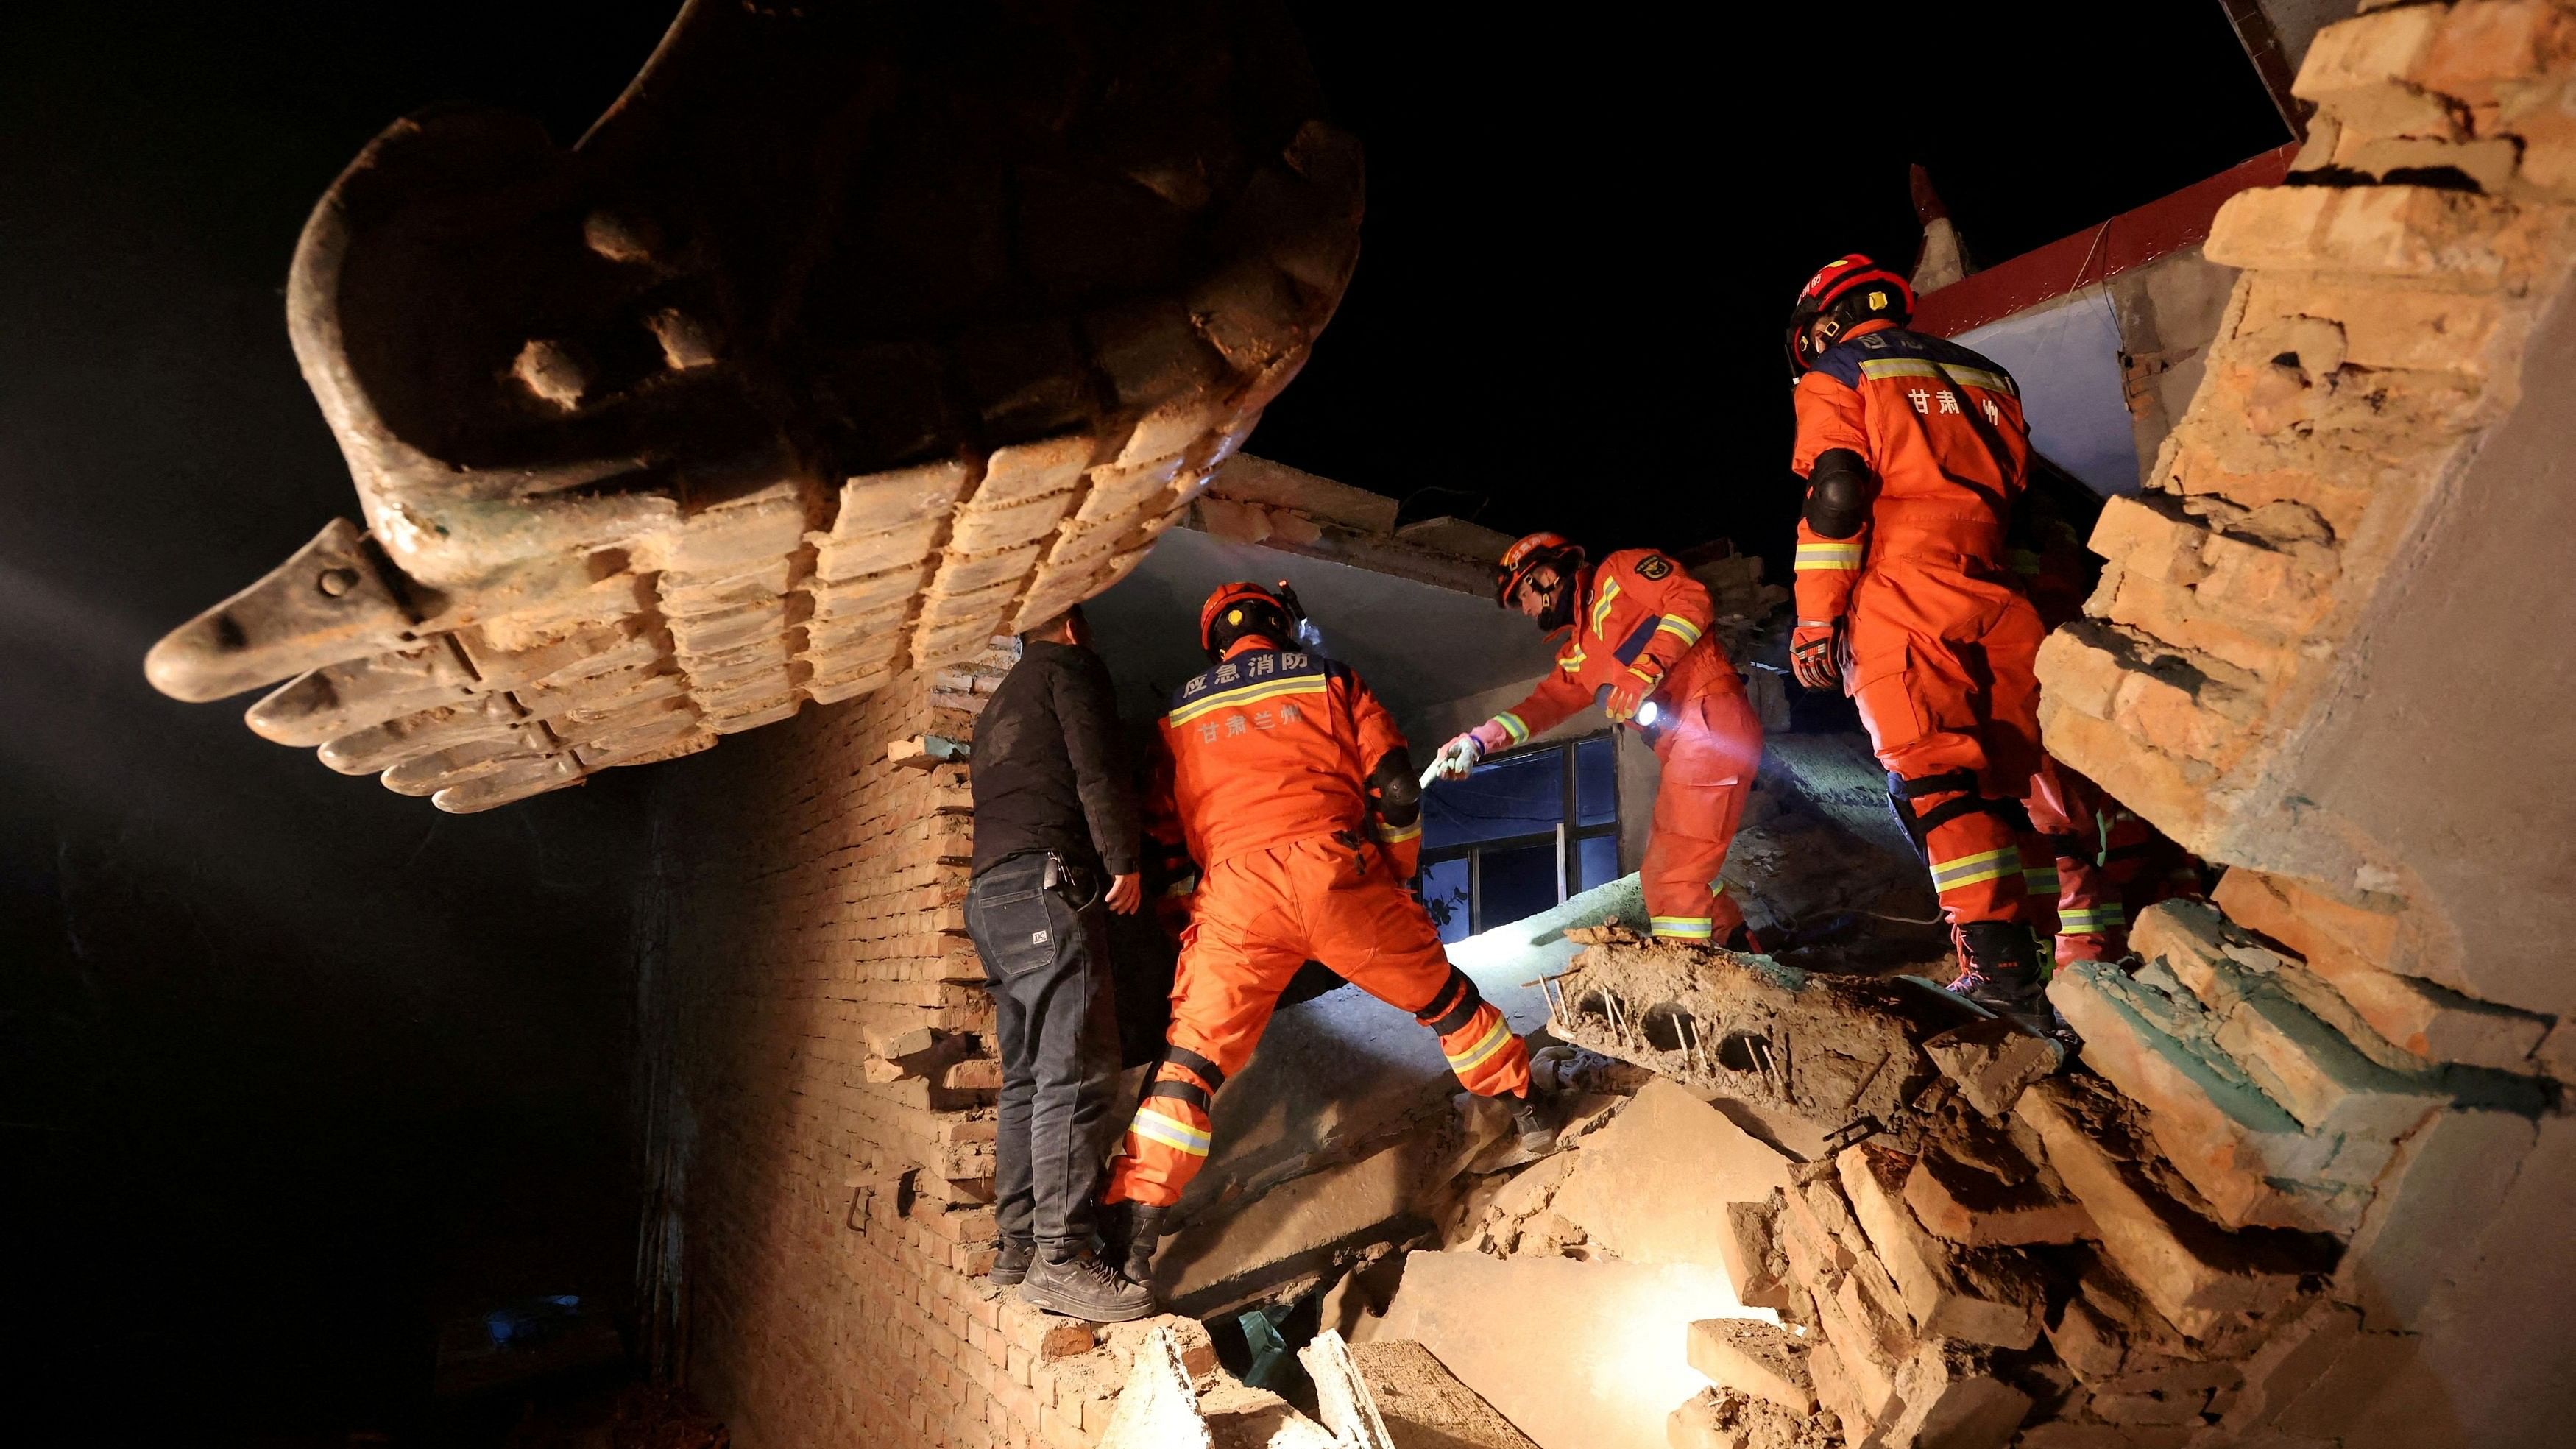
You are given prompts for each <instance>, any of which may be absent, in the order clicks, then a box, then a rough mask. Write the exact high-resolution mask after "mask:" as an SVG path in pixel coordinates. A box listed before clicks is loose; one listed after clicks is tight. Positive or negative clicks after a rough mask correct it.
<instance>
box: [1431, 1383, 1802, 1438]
mask: <svg viewBox="0 0 2576 1449" xmlns="http://www.w3.org/2000/svg"><path fill="white" fill-rule="evenodd" d="M1664 1442H1665V1443H1666V1444H1667V1445H1669V1446H1670V1449H1823V1446H1825V1445H1827V1444H1831V1443H1833V1442H1835V1441H1834V1440H1833V1438H1832V1437H1831V1433H1830V1431H1829V1430H1827V1429H1826V1428H1825V1427H1824V1426H1823V1425H1822V1424H1819V1423H1818V1422H1817V1421H1816V1420H1815V1419H1814V1418H1813V1417H1812V1416H1809V1415H1805V1414H1796V1413H1792V1412H1791V1411H1789V1410H1786V1409H1783V1408H1780V1407H1779V1406H1777V1405H1775V1404H1768V1403H1765V1402H1763V1401H1761V1400H1759V1399H1753V1398H1747V1397H1746V1396H1744V1395H1742V1394H1735V1393H1729V1392H1727V1391H1726V1390H1724V1389H1703V1390H1701V1391H1700V1392H1699V1393H1697V1394H1694V1395H1692V1396H1691V1397H1690V1398H1689V1399H1688V1400H1686V1401H1684V1402H1683V1404H1682V1406H1681V1407H1680V1408H1678V1409H1675V1410H1673V1412H1672V1415H1671V1416H1670V1417H1669V1418H1667V1419H1666V1420H1665V1421H1664ZM1426 1449H1445V1446H1426Z"/></svg>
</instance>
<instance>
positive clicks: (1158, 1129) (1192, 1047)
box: [1101, 851, 1306, 1207]
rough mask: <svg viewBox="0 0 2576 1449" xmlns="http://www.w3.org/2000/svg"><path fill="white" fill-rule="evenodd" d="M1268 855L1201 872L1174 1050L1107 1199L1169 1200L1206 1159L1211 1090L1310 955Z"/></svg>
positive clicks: (1240, 1057)
mask: <svg viewBox="0 0 2576 1449" xmlns="http://www.w3.org/2000/svg"><path fill="white" fill-rule="evenodd" d="M1273 855H1274V853H1273V852H1267V851H1260V852H1255V853H1253V854H1251V855H1247V856H1241V857H1237V858H1236V859H1233V860H1227V861H1220V862H1218V863H1217V864H1215V865H1213V866H1210V867H1209V868H1208V869H1207V870H1206V871H1205V872H1204V873H1203V875H1202V877H1201V880H1200V885H1199V890H1198V896H1197V900H1196V903H1195V907H1194V915H1193V919H1192V922H1191V925H1190V928H1189V929H1188V930H1187V931H1186V932H1184V933H1183V934H1182V937H1181V959H1180V962H1179V964H1178V965H1177V966H1176V967H1175V968H1174V971H1173V976H1172V1025H1171V1028H1170V1030H1169V1031H1168V1032H1167V1033H1166V1035H1165V1038H1164V1039H1165V1040H1166V1041H1167V1042H1168V1043H1169V1044H1170V1051H1169V1052H1168V1053H1167V1054H1166V1055H1165V1057H1164V1059H1163V1061H1162V1062H1161V1063H1160V1064H1159V1065H1157V1066H1156V1067H1155V1069H1154V1071H1153V1072H1152V1074H1151V1075H1150V1076H1149V1077H1148V1079H1147V1081H1146V1084H1145V1096H1144V1098H1143V1099H1142V1100H1141V1101H1139V1102H1138V1103H1137V1106H1136V1115H1135V1117H1134V1118H1133V1119H1131V1120H1130V1122H1129V1123H1128V1127H1127V1136H1126V1139H1125V1141H1124V1142H1123V1143H1121V1144H1120V1147H1119V1152H1118V1156H1117V1158H1116V1159H1115V1160H1114V1161H1112V1162H1111V1164H1110V1169H1109V1186H1108V1188H1107V1189H1106V1190H1105V1191H1104V1192H1103V1193H1102V1194H1101V1199H1102V1201H1104V1202H1140V1203H1145V1204H1148V1205H1151V1206H1156V1207H1168V1206H1170V1205H1171V1204H1173V1203H1176V1202H1178V1201H1180V1199H1181V1190H1182V1189H1183V1188H1185V1187H1187V1186H1189V1183H1190V1179H1191V1178H1194V1177H1196V1176H1198V1173H1199V1169H1200V1168H1202V1167H1205V1166H1206V1165H1207V1156H1208V1147H1209V1145H1210V1142H1211V1133H1212V1132H1213V1129H1214V1126H1215V1118H1214V1115H1213V1114H1214V1111H1215V1105H1216V1102H1215V1098H1216V1093H1217V1091H1218V1089H1219V1088H1221V1087H1223V1086H1224V1085H1225V1079H1226V1078H1227V1077H1229V1076H1232V1075H1233V1074H1234V1073H1236V1072H1238V1071H1241V1070H1242V1069H1243V1065H1244V1063H1246V1062H1248V1061H1250V1060H1252V1049H1253V1047H1254V1046H1256V1045H1258V1044H1259V1043H1260V1041H1261V1033H1262V1031H1263V1029H1264V1028H1266V1027H1268V1026H1269V1025H1270V1014H1271V1012H1272V1010H1273V1009H1274V1008H1276V1007H1277V1005H1278V1002H1279V993H1280V991H1281V990H1282V989H1284V988H1285V987H1286V986H1287V984H1288V979H1289V978H1290V977H1292V976H1294V975H1296V974H1297V968H1298V967H1299V966H1300V965H1303V964H1304V963H1305V960H1306V949H1305V945H1304V942H1303V941H1302V940H1301V939H1300V937H1301V935H1302V933H1301V931H1300V930H1299V928H1298V924H1297V919H1296V913H1295V911H1294V910H1293V909H1292V897H1291V894H1290V891H1291V883H1290V882H1289V881H1288V880H1287V879H1286V874H1287V873H1286V872H1285V871H1284V870H1283V869H1282V868H1281V867H1280V863H1279V862H1278V861H1277V860H1275V859H1274V858H1273Z"/></svg>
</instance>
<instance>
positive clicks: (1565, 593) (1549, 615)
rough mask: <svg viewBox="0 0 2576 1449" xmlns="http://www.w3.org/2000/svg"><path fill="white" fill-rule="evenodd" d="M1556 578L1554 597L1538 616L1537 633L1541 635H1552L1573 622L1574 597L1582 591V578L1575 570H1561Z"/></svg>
mask: <svg viewBox="0 0 2576 1449" xmlns="http://www.w3.org/2000/svg"><path fill="white" fill-rule="evenodd" d="M1556 578H1557V583H1556V597H1555V599H1553V600H1551V601H1550V602H1549V604H1548V606H1547V610H1546V612H1544V613H1542V614H1540V615H1539V616H1538V631H1539V632H1540V633H1542V634H1553V633H1555V632H1556V631H1557V630H1559V629H1562V628H1564V627H1565V626H1566V625H1568V624H1571V623H1573V622H1574V596H1575V595H1576V594H1579V593H1581V592H1582V591H1583V589H1582V576H1581V575H1580V574H1579V573H1577V572H1576V571H1575V570H1572V569H1566V570H1563V571H1561V572H1559V573H1558V574H1557V576H1556Z"/></svg>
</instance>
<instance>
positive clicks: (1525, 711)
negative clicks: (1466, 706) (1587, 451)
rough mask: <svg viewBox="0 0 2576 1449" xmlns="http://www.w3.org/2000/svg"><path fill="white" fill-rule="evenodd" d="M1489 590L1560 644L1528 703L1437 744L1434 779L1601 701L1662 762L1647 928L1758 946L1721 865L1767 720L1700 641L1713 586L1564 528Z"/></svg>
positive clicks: (1515, 554) (1538, 536)
mask: <svg viewBox="0 0 2576 1449" xmlns="http://www.w3.org/2000/svg"><path fill="white" fill-rule="evenodd" d="M1494 597H1495V601H1496V602H1497V603H1500V604H1501V605H1502V606H1503V607H1505V608H1507V609H1518V610H1519V611H1520V612H1521V613H1522V615H1523V616H1525V617H1527V618H1529V619H1531V620H1533V621H1534V622H1536V623H1537V625H1538V627H1539V628H1540V630H1541V631H1542V632H1545V633H1548V634H1556V633H1559V632H1564V633H1565V634H1566V643H1565V647H1564V648H1563V649H1562V650H1561V651H1559V652H1558V654H1557V657H1556V668H1555V669H1553V670H1551V671H1550V672H1549V673H1548V676H1547V677H1546V678H1545V679H1543V680H1541V681H1539V685H1538V687H1537V688H1536V689H1533V690H1531V691H1530V694H1529V698H1527V699H1524V700H1522V701H1521V702H1520V703H1518V704H1516V705H1513V706H1512V707H1511V708H1510V709H1507V710H1505V711H1503V712H1502V713H1501V714H1498V715H1496V716H1494V717H1493V718H1492V719H1489V720H1487V721H1485V722H1484V723H1483V724H1480V725H1478V726H1476V727H1475V728H1474V729H1472V730H1469V731H1467V732H1466V733H1465V734H1462V735H1460V736H1458V737H1457V738H1455V739H1453V740H1451V741H1449V743H1447V744H1445V745H1443V746H1441V747H1440V754H1439V757H1438V760H1437V762H1436V763H1437V766H1438V769H1439V772H1440V774H1441V775H1442V776H1444V777H1446V778H1449V779H1453V780H1454V779H1460V778H1463V777H1465V776H1466V775H1467V773H1468V772H1469V771H1471V770H1473V769H1474V768H1475V767H1476V763H1477V761H1479V760H1482V759H1483V758H1484V757H1485V756H1487V755H1489V754H1493V753H1495V752H1496V751H1499V750H1505V749H1509V748H1511V747H1512V746H1514V745H1520V744H1526V743H1528V742H1529V740H1530V739H1531V738H1532V737H1533V736H1536V735H1540V734H1544V733H1546V732H1547V731H1548V730H1551V729H1554V728H1555V727H1556V726H1557V724H1558V723H1559V722H1561V721H1563V720H1565V719H1567V718H1569V717H1571V716H1572V715H1573V714H1574V713H1575V712H1576V711H1578V710H1580V709H1582V708H1583V707H1584V706H1585V705H1587V704H1590V703H1592V702H1593V701H1594V699H1595V698H1599V699H1600V700H1601V703H1602V709H1603V712H1604V713H1606V714H1608V715H1609V717H1610V721H1611V723H1612V724H1614V725H1627V726H1630V727H1633V728H1636V729H1638V730H1640V731H1641V732H1642V733H1643V734H1644V735H1645V737H1646V739H1647V741H1648V742H1649V744H1650V746H1651V747H1652V748H1653V750H1654V752H1655V757H1656V759H1657V760H1658V761H1660V762H1661V763H1662V766H1663V782H1662V784H1661V785H1660V786H1659V787H1658V788H1657V789H1656V791H1655V814H1654V828H1653V834H1652V835H1651V836H1649V837H1648V840H1647V843H1646V858H1645V860H1644V861H1643V862H1642V863H1641V868H1640V871H1639V875H1640V877H1641V884H1642V885H1643V886H1644V888H1645V893H1646V915H1647V917H1648V919H1649V922H1650V928H1651V929H1652V930H1653V932H1654V934H1655V935H1657V936H1660V937H1663V938H1665V939H1668V940H1683V941H1709V940H1714V941H1717V942H1719V943H1720V944H1722V945H1726V946H1729V947H1733V948H1735V949H1737V950H1760V949H1761V947H1760V944H1759V943H1758V942H1756V941H1755V940H1754V939H1753V937H1752V933H1751V932H1750V931H1749V930H1748V929H1747V928H1746V926H1745V923H1744V911H1743V908H1742V907H1740V906H1738V905H1737V904H1736V903H1735V902H1734V901H1733V900H1732V899H1731V898H1729V897H1728V896H1727V894H1726V890H1725V886H1724V884H1723V883H1722V882H1720V881H1719V880H1718V872H1719V871H1720V870H1721V869H1723V868H1724V866H1725V865H1726V852H1727V849H1728V847H1729V846H1731V845H1733V844H1734V842H1735V827H1736V825H1737V823H1738V822H1740V821H1741V820H1742V819H1743V818H1744V802H1745V800H1746V799H1747V798H1748V797H1750V796H1751V795H1752V793H1753V777H1754V774H1755V772H1756V771H1757V770H1759V769H1760V767H1761V764H1762V718H1761V716H1760V715H1759V714H1757V713H1756V712H1755V711H1754V708H1753V703H1752V701H1751V700H1748V699H1746V698H1745V696H1744V681H1743V680H1742V679H1740V678H1738V677H1737V675H1736V673H1735V666H1734V665H1733V664H1732V663H1730V662H1728V660H1727V657H1726V651H1725V650H1724V649H1722V648H1720V647H1719V646H1718V643H1717V641H1716V640H1714V639H1711V638H1709V637H1708V630H1709V625H1710V624H1711V623H1712V622H1714V620H1715V613H1716V611H1715V609H1714V608H1713V607H1712V606H1711V604H1710V603H1709V597H1708V590H1707V589H1706V588H1703V587H1702V586H1701V585H1700V583H1699V581H1698V580H1697V579H1694V578H1692V577H1691V576H1690V575H1688V574H1686V573H1683V572H1682V570H1681V568H1680V566H1679V565H1677V564H1675V563H1674V562H1673V560H1672V559H1671V558H1670V557H1669V556H1667V555H1665V554H1661V553H1657V552H1655V551H1654V550H1653V549H1645V548H1630V549H1621V550H1619V551H1618V552H1616V553H1613V554H1611V555H1609V556H1608V557H1606V558H1604V559H1602V560H1601V562H1600V563H1599V564H1597V565H1596V564H1592V563H1590V562H1588V561H1587V560H1586V559H1585V556H1584V552H1583V550H1582V549H1580V548H1578V547H1576V546H1575V545H1573V544H1571V543H1568V542H1567V541H1566V540H1565V539H1564V538H1563V537H1561V536H1559V535H1557V534H1553V533H1533V534H1531V535H1530V536H1528V537H1527V538H1524V539H1522V540H1520V541H1519V542H1517V543H1515V544H1513V545H1512V546H1511V547H1510V548H1509V549H1507V550H1505V551H1504V553H1503V558H1502V562H1501V564H1500V565H1498V566H1497V567H1496V569H1495V570H1494Z"/></svg>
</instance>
